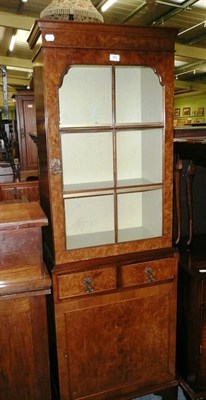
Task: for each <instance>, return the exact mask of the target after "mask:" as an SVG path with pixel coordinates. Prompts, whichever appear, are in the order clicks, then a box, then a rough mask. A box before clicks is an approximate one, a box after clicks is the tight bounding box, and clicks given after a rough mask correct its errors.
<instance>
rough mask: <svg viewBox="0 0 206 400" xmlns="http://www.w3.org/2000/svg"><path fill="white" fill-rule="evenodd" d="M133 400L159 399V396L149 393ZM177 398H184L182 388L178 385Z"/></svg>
mask: <svg viewBox="0 0 206 400" xmlns="http://www.w3.org/2000/svg"><path fill="white" fill-rule="evenodd" d="M134 400H161V397H160V396H157V395H155V394H149V395H147V396H142V397H138V398H136V399H134ZM174 400H175V399H174ZM177 400H186V399H185V396H184V394H183V391H182V389H181V388H180V387H179V388H178V398H177Z"/></svg>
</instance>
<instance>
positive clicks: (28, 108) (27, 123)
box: [15, 90, 38, 181]
mask: <svg viewBox="0 0 206 400" xmlns="http://www.w3.org/2000/svg"><path fill="white" fill-rule="evenodd" d="M15 98H16V116H17V131H18V143H19V157H20V160H19V161H20V178H21V180H22V181H23V180H26V179H27V178H28V177H38V154H37V146H36V143H34V141H33V139H32V135H36V110H35V102H34V93H33V91H31V90H27V91H26V90H21V91H18V92H17V94H16V96H15Z"/></svg>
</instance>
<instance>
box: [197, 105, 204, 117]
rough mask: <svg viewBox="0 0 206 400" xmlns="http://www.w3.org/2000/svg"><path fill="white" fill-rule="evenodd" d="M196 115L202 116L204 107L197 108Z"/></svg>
mask: <svg viewBox="0 0 206 400" xmlns="http://www.w3.org/2000/svg"><path fill="white" fill-rule="evenodd" d="M197 115H201V116H202V115H204V107H199V108H198V109H197Z"/></svg>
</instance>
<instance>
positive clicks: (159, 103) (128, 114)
mask: <svg viewBox="0 0 206 400" xmlns="http://www.w3.org/2000/svg"><path fill="white" fill-rule="evenodd" d="M115 77H116V122H117V124H122V123H138V122H139V123H140V122H142V123H149V122H162V121H163V88H162V85H161V84H160V82H159V78H158V76H157V75H156V74H155V72H154V71H153V69H151V68H147V67H116V69H115Z"/></svg>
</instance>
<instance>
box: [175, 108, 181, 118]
mask: <svg viewBox="0 0 206 400" xmlns="http://www.w3.org/2000/svg"><path fill="white" fill-rule="evenodd" d="M174 116H175V117H180V108H175V109H174Z"/></svg>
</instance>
